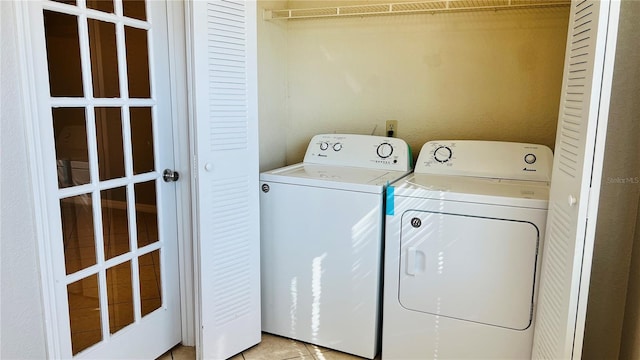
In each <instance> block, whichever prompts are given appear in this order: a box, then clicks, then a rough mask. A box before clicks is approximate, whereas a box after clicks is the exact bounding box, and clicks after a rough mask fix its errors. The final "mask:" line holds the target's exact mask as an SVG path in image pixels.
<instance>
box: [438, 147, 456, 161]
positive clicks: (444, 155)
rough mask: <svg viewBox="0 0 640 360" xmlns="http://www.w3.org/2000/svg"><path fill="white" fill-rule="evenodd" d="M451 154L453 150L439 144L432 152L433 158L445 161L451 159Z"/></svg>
mask: <svg viewBox="0 0 640 360" xmlns="http://www.w3.org/2000/svg"><path fill="white" fill-rule="evenodd" d="M452 155H453V151H451V149H450V148H449V147H447V146H440V147H439V148H437V149H436V150H435V151H434V152H433V158H434V159H436V161H437V162H441V163H445V162H447V161H449V159H451V156H452Z"/></svg>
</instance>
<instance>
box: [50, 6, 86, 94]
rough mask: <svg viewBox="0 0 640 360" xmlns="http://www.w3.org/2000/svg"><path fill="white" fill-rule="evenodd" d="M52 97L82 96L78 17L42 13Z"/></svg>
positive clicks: (56, 13) (51, 12)
mask: <svg viewBox="0 0 640 360" xmlns="http://www.w3.org/2000/svg"><path fill="white" fill-rule="evenodd" d="M44 31H45V38H46V40H47V63H48V65H49V91H50V92H51V96H83V94H84V92H83V89H82V69H81V65H80V40H79V38H78V17H77V16H75V15H69V14H62V13H58V12H53V11H49V10H45V11H44Z"/></svg>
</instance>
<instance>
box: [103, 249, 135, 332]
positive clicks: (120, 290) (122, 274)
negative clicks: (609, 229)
mask: <svg viewBox="0 0 640 360" xmlns="http://www.w3.org/2000/svg"><path fill="white" fill-rule="evenodd" d="M131 284H132V283H131V261H126V262H124V263H122V264H119V265H116V266H114V267H110V268H108V269H107V296H108V299H109V331H110V332H111V333H112V334H113V333H115V332H117V331H118V330H120V329H122V328H123V327H125V326H127V325H129V324H131V323H133V291H132V285H131Z"/></svg>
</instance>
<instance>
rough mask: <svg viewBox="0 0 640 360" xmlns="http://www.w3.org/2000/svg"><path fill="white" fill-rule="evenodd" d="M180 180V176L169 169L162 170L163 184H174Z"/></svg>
mask: <svg viewBox="0 0 640 360" xmlns="http://www.w3.org/2000/svg"><path fill="white" fill-rule="evenodd" d="M179 178H180V174H178V172H177V171H173V170H171V169H164V171H163V172H162V180H164V182H176V181H178V179H179Z"/></svg>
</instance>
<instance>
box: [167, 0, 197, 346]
mask: <svg viewBox="0 0 640 360" xmlns="http://www.w3.org/2000/svg"><path fill="white" fill-rule="evenodd" d="M166 6H167V27H168V31H167V32H168V41H169V68H170V74H169V76H170V81H171V88H172V90H173V91H171V111H172V114H171V117H172V124H173V137H174V138H173V140H174V141H173V144H174V145H173V146H174V152H173V153H174V163H175V167H176V170H177V171H178V172H179V173H181V174H184V176H183V181H178V183H176V185H177V187H176V206H177V209H176V212H177V215H178V234H177V235H178V252H179V253H178V258H179V259H178V262H179V264H180V307H181V316H180V318H181V321H182V344H183V345H186V346H194V345H195V317H194V306H195V305H194V304H195V303H194V279H193V269H194V262H193V239H194V237H193V232H192V221H193V220H192V213H191V202H192V192H191V191H192V186H191V185H192V184H191V180H190V178H191V176H190V174H191V163H192V160H193V156H192V152H191V137H190V133H189V121H188V119H189V115H190V113H191V111H190V107H189V104H188V102H187V96H188V92H187V83H188V72H187V63H186V61H187V53H186V51H187V43H186V39H187V31H188V30H187V27H186V22H185V6H186V5H185V3H184V2H182V1H167V2H166Z"/></svg>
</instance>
